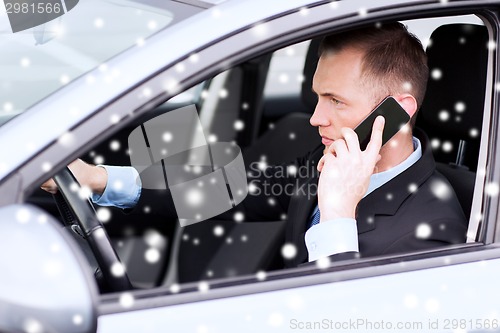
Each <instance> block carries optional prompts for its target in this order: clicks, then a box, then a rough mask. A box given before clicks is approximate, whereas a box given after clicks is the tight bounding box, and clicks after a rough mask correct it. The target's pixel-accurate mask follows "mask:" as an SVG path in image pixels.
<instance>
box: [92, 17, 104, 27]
mask: <svg viewBox="0 0 500 333" xmlns="http://www.w3.org/2000/svg"><path fill="white" fill-rule="evenodd" d="M94 26H95V27H96V28H97V29H100V28H102V27H103V26H104V20H103V19H102V18H100V17H98V18H96V19H95V20H94Z"/></svg>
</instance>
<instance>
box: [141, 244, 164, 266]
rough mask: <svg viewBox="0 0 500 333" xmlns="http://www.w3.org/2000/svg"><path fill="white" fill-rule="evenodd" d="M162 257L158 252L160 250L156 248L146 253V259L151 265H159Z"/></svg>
mask: <svg viewBox="0 0 500 333" xmlns="http://www.w3.org/2000/svg"><path fill="white" fill-rule="evenodd" d="M160 257H161V254H160V251H158V249H157V248H154V247H152V248H149V249H147V250H146V252H145V253H144V258H145V259H146V261H147V262H148V263H150V264H154V263H157V262H158V261H159V260H160Z"/></svg>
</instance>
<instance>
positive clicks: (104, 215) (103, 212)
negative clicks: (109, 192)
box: [96, 207, 111, 223]
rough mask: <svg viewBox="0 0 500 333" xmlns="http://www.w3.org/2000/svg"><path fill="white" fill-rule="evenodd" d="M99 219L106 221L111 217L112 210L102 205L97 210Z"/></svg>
mask: <svg viewBox="0 0 500 333" xmlns="http://www.w3.org/2000/svg"><path fill="white" fill-rule="evenodd" d="M96 215H97V219H98V220H99V221H101V222H102V223H106V222H108V221H109V220H110V219H111V211H110V210H109V209H108V208H105V207H100V208H98V209H97V210H96Z"/></svg>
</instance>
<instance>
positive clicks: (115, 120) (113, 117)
mask: <svg viewBox="0 0 500 333" xmlns="http://www.w3.org/2000/svg"><path fill="white" fill-rule="evenodd" d="M119 121H120V116H119V115H117V114H112V115H111V116H110V117H109V122H110V123H111V124H118V122H119Z"/></svg>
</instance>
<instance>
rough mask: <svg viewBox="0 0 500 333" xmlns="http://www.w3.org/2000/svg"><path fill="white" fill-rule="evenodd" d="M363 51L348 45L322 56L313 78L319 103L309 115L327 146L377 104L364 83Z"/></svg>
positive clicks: (352, 126)
mask: <svg viewBox="0 0 500 333" xmlns="http://www.w3.org/2000/svg"><path fill="white" fill-rule="evenodd" d="M362 56H363V53H362V52H361V51H359V50H356V49H353V48H346V49H344V50H342V51H340V52H337V53H330V54H325V55H323V56H321V58H320V59H319V62H318V66H317V68H316V73H315V74H314V78H313V87H312V88H313V91H314V92H315V93H316V94H317V95H318V103H317V105H316V109H315V110H314V114H313V115H312V117H311V119H310V123H311V125H312V126H317V127H318V129H319V134H320V135H321V137H322V142H323V144H324V145H325V146H326V147H328V146H330V145H331V144H332V142H333V141H335V140H337V139H339V138H340V137H341V134H340V130H341V128H343V127H349V128H354V127H355V126H356V125H357V124H359V123H360V122H361V121H362V120H363V119H364V118H365V117H366V116H367V115H368V114H369V113H370V111H372V109H373V108H374V107H375V106H376V104H377V103H376V102H375V101H374V98H373V93H372V90H370V91H367V89H366V86H365V85H363V84H362V83H361V68H362V66H361V65H362Z"/></svg>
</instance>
